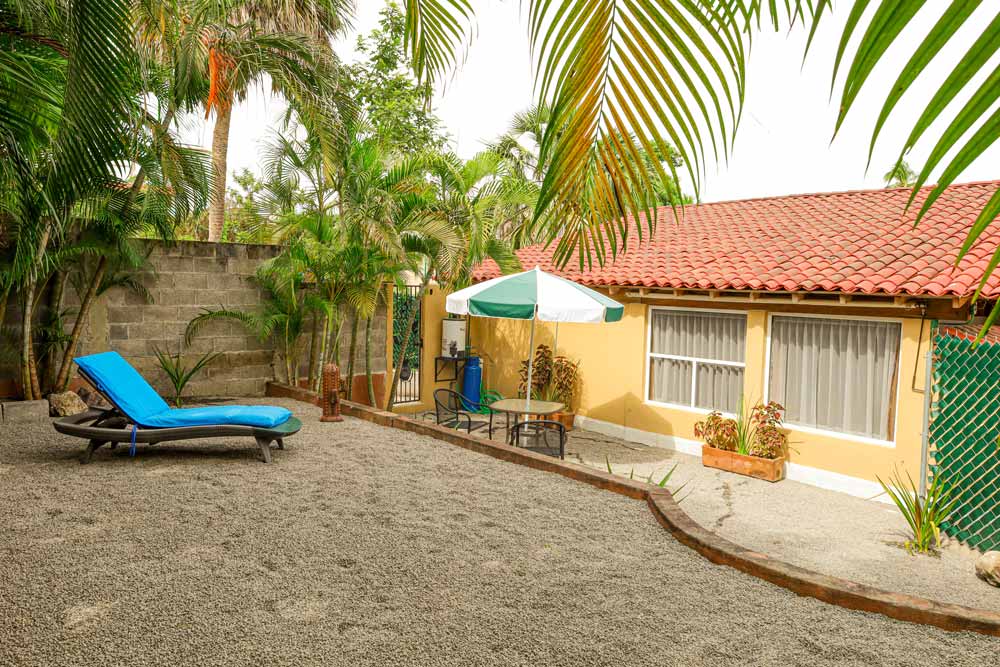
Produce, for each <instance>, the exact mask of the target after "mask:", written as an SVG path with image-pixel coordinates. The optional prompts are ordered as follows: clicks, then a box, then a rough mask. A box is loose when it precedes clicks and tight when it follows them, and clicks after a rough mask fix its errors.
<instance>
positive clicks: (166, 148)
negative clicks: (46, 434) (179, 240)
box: [0, 0, 209, 398]
mask: <svg viewBox="0 0 1000 667" xmlns="http://www.w3.org/2000/svg"><path fill="white" fill-rule="evenodd" d="M145 9H147V7H146V6H145V5H143V6H142V7H140V6H138V5H137V4H136V3H132V2H127V1H125V0H109V1H106V2H105V1H102V2H96V1H92V0H75V1H70V0H46V1H44V2H43V1H41V0H39V1H34V2H0V43H2V48H0V90H2V94H0V99H2V100H3V103H2V104H0V220H2V221H3V222H2V224H3V226H4V227H5V228H6V229H5V236H6V237H7V238H10V239H12V241H13V243H12V248H10V249H8V250H7V251H6V253H5V257H6V259H5V263H6V264H7V266H6V270H5V272H4V273H5V276H4V279H3V280H2V281H0V313H2V312H4V311H6V309H7V307H8V304H9V303H10V301H11V298H15V301H16V303H15V305H16V306H17V307H18V309H19V311H20V312H19V315H20V323H21V325H20V331H19V332H18V333H19V343H18V345H19V354H18V361H19V366H20V378H19V380H20V386H21V390H22V393H23V394H24V396H25V397H26V398H39V397H41V395H42V394H43V389H45V388H46V387H45V386H44V383H45V379H46V378H48V379H49V381H50V382H51V385H52V386H53V387H54V388H55V389H57V390H58V389H62V388H63V387H65V385H66V383H67V382H68V379H69V373H70V369H71V356H72V354H73V352H74V347H75V344H76V341H77V340H79V336H80V334H81V331H82V327H83V326H84V324H85V323H86V321H87V318H88V315H89V309H90V307H91V305H92V304H93V302H94V299H96V298H97V297H98V296H99V295H100V293H101V290H102V287H104V286H106V285H107V284H108V280H107V278H108V273H109V271H110V270H112V268H113V267H118V268H121V267H123V266H126V265H132V266H136V265H137V262H136V257H137V252H136V251H135V249H134V248H132V246H131V241H130V239H131V237H132V236H134V235H135V234H136V233H138V232H139V231H141V230H147V229H154V230H156V232H157V233H158V234H160V235H163V236H169V235H170V233H171V230H172V227H173V225H174V224H176V222H177V221H178V220H180V219H183V218H185V217H187V216H188V215H190V214H192V213H193V212H195V211H196V210H197V209H198V208H199V207H201V206H202V205H203V204H204V202H205V201H206V199H207V196H208V189H209V179H208V176H207V171H206V166H207V163H206V161H205V159H204V158H205V156H204V155H203V154H202V153H201V152H200V151H195V150H192V149H190V148H187V147H184V146H182V145H180V144H178V143H177V142H176V140H175V138H174V136H173V135H172V133H171V131H170V121H169V119H170V118H171V117H172V114H174V113H176V111H177V109H178V105H180V104H182V103H183V95H181V94H180V93H179V92H178V91H177V89H176V87H175V85H174V84H175V83H176V81H175V79H174V77H173V75H172V74H171V68H170V67H168V66H166V65H165V63H164V61H163V60H162V55H163V51H162V50H161V49H159V48H157V46H158V45H162V42H160V41H159V40H160V37H161V36H162V35H158V34H153V33H150V32H147V31H146V30H144V29H143V26H146V25H148V23H147V22H146V19H147V18H148V15H147V14H146V12H145ZM123 175H127V176H123ZM87 256H92V257H94V258H95V263H94V264H92V265H91V266H90V267H88V266H87V264H88V263H84V262H82V261H81V260H82V258H84V257H87ZM79 267H83V269H84V271H85V272H86V273H85V276H84V284H85V289H84V290H83V291H82V294H81V301H82V302H81V305H80V307H79V308H78V309H76V312H75V322H74V323H73V325H72V327H71V328H70V332H69V333H68V334H67V333H66V331H65V329H64V327H63V322H62V318H63V316H64V315H67V314H70V313H69V312H68V311H67V309H65V308H64V306H63V305H62V298H63V294H64V292H65V285H66V282H67V275H68V272H69V269H70V268H79ZM46 294H47V295H48V302H49V303H48V311H49V314H48V315H47V318H48V321H47V322H46V324H45V326H44V329H45V330H46V331H47V332H49V333H46V334H45V335H44V336H43V338H42V340H41V341H39V340H38V339H37V337H36V333H37V332H36V331H35V326H36V322H37V320H38V312H39V310H40V308H39V306H40V305H42V299H43V297H44V295H46ZM43 333H44V332H43ZM50 334H51V335H50ZM37 344H42V345H43V346H46V349H44V350H43V351H44V355H40V354H39V350H38V349H36V345H37ZM40 359H42V360H44V361H45V362H46V363H47V364H48V365H49V366H50V368H49V369H48V371H46V370H45V369H40V368H39V361H40Z"/></svg>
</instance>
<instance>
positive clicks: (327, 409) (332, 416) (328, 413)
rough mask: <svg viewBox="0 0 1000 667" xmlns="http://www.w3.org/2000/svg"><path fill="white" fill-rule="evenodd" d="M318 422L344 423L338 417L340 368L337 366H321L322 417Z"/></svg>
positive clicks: (341, 418)
mask: <svg viewBox="0 0 1000 667" xmlns="http://www.w3.org/2000/svg"><path fill="white" fill-rule="evenodd" d="M320 421H321V422H342V421H344V418H343V417H341V416H340V368H339V367H338V366H337V364H326V365H325V366H323V416H322V417H320Z"/></svg>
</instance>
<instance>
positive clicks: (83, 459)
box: [80, 440, 108, 464]
mask: <svg viewBox="0 0 1000 667" xmlns="http://www.w3.org/2000/svg"><path fill="white" fill-rule="evenodd" d="M106 444H108V442H107V440H91V441H90V442H89V443H87V449H85V450H83V453H82V454H80V463H81V464H83V463H90V457H91V456H93V455H94V452H95V451H97V449H98V448H99V447H100V446H101V445H106Z"/></svg>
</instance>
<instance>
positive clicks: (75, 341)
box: [53, 255, 108, 392]
mask: <svg viewBox="0 0 1000 667" xmlns="http://www.w3.org/2000/svg"><path fill="white" fill-rule="evenodd" d="M107 270H108V257H107V255H101V258H100V259H99V260H98V261H97V268H96V269H95V270H94V275H93V276H91V278H90V285H89V286H88V287H87V293H86V294H85V295H84V296H83V301H82V302H81V303H80V312H79V313H77V316H76V322H74V323H73V333H71V334H70V337H69V343H68V344H67V345H66V350H65V351H64V352H63V358H62V364H60V366H59V374H58V375H56V382H55V384H54V385H53V390H54V391H57V392H63V391H66V387H67V386H69V373H70V371H71V370H72V369H73V356H74V355H75V354H76V347H77V345H79V344H80V337H81V336H82V335H83V327H84V326H85V325H86V322H87V320H88V318H89V317H90V308H91V306H93V305H94V301H95V300H96V299H97V291H98V289H99V288H100V286H101V283H102V282H103V281H104V274H105V273H106V272H107Z"/></svg>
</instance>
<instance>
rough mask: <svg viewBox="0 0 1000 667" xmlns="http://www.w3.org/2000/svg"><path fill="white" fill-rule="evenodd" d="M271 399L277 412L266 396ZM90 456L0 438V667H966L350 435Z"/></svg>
mask: <svg viewBox="0 0 1000 667" xmlns="http://www.w3.org/2000/svg"><path fill="white" fill-rule="evenodd" d="M277 402H279V403H281V401H277ZM285 404H286V405H288V406H289V407H291V408H293V409H294V410H295V411H296V412H297V413H298V414H300V415H301V416H303V417H304V421H305V422H306V426H305V429H304V430H303V432H302V433H301V434H299V435H298V436H296V437H294V438H291V439H289V440H288V442H287V445H288V449H287V450H286V451H284V452H275V463H274V464H273V465H270V466H266V465H263V464H261V463H259V462H257V461H256V460H255V459H254V455H253V451H252V449H251V447H250V446H249V445H250V443H248V442H246V441H241V440H235V441H226V445H227V446H226V447H221V446H219V445H217V444H216V445H206V444H204V443H197V442H194V443H190V444H187V445H184V444H172V445H163V446H161V447H157V448H152V449H148V448H147V449H142V448H140V450H139V455H138V456H137V457H136V458H135V459H129V458H128V457H127V455H124V452H119V453H117V454H111V453H110V452H108V451H107V450H101V452H99V453H98V454H97V455H96V456H95V460H94V462H93V463H92V464H91V465H89V466H80V465H79V464H78V463H77V462H76V458H75V457H76V455H77V454H78V453H79V450H80V444H79V443H78V442H75V441H73V440H72V439H70V438H66V437H63V436H59V435H57V434H55V433H54V432H53V431H52V430H51V427H50V426H49V425H48V424H38V425H37V426H28V427H25V426H23V425H22V426H17V427H16V428H15V427H0V665H4V666H6V665H31V666H32V667H43V666H47V665H60V666H70V665H93V666H101V665H143V666H146V665H170V666H180V665H199V666H203V667H208V666H212V665H240V666H243V665H268V666H272V665H275V666H276V665H350V666H352V667H355V666H358V665H420V666H421V667H427V666H430V665H573V666H577V665H580V666H585V665H804V664H808V665H810V667H817V666H820V665H919V664H932V665H936V666H940V665H986V664H995V660H996V656H997V655H998V652H1000V640H997V639H992V638H987V637H982V636H978V635H971V634H951V633H946V632H942V631H938V630H935V629H932V628H926V627H922V626H917V625H912V624H907V623H901V622H896V621H892V620H889V619H886V618H883V617H880V616H874V615H868V614H863V613H859V612H851V611H846V610H842V609H839V608H836V607H832V606H829V605H825V604H823V603H821V602H818V601H815V600H812V599H808V598H800V597H797V596H795V595H793V594H792V593H789V592H787V591H784V590H782V589H779V588H776V587H773V586H771V585H769V584H766V583H764V582H761V581H758V580H756V579H753V578H751V577H748V576H745V575H743V574H740V573H739V572H736V571H734V570H731V569H728V568H725V567H717V566H714V565H712V564H710V563H708V562H707V561H705V560H704V559H702V558H701V557H699V556H698V555H696V554H695V553H694V552H692V551H690V550H688V549H687V548H685V547H683V546H682V545H680V544H679V543H677V542H675V541H674V540H673V539H672V538H671V537H670V536H669V535H668V534H667V533H666V532H665V531H664V530H662V529H661V528H660V527H659V526H658V525H657V524H656V522H655V520H654V519H653V517H652V515H651V514H650V512H649V511H648V510H647V509H646V508H645V506H644V505H642V504H641V503H638V502H636V501H632V500H628V499H626V498H622V497H619V496H617V495H614V494H611V493H607V492H603V491H598V490H596V489H593V488H591V487H589V486H586V485H583V484H580V483H576V482H572V481H570V480H566V479H563V478H561V477H557V476H554V475H549V474H546V473H541V472H536V471H532V470H528V469H526V468H521V467H518V466H515V465H512V464H507V463H503V462H500V461H496V460H494V459H491V458H488V457H485V456H480V455H476V454H474V453H471V452H467V451H465V450H461V449H458V448H455V447H452V446H449V445H446V444H443V443H440V442H437V441H434V440H431V439H428V438H423V437H420V436H416V435H413V434H410V433H406V432H403V431H398V430H393V429H383V428H380V427H377V426H374V425H371V424H368V423H365V422H361V421H356V420H348V421H346V422H344V423H342V424H320V423H319V422H318V421H317V416H318V415H317V411H316V410H315V409H312V408H309V407H304V406H303V405H301V404H293V403H285Z"/></svg>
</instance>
